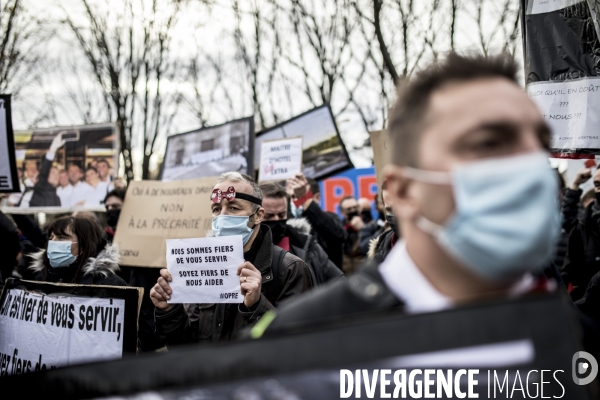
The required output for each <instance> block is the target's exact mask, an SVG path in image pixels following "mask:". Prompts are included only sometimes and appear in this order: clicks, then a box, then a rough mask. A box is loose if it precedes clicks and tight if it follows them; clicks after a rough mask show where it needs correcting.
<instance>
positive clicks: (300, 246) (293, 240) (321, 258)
mask: <svg viewBox="0 0 600 400" xmlns="http://www.w3.org/2000/svg"><path fill="white" fill-rule="evenodd" d="M287 224H288V226H287V229H286V236H287V237H289V238H290V253H292V254H293V255H295V256H297V257H298V258H299V259H301V260H302V261H304V262H305V263H306V265H308V268H309V269H310V273H311V276H312V279H313V282H314V284H315V286H317V285H320V284H323V283H325V282H328V281H330V280H332V279H336V278H339V277H342V276H344V274H343V272H342V271H341V270H340V269H339V268H338V267H337V266H336V265H335V264H334V263H333V262H332V261H331V260H330V259H329V257H328V256H327V253H325V250H323V248H322V247H321V245H319V243H317V240H316V238H315V237H314V236H313V235H311V234H310V231H311V225H310V223H309V222H308V220H306V219H305V218H295V219H290V220H288V221H287Z"/></svg>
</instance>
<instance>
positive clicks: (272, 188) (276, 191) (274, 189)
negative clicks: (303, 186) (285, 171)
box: [258, 183, 288, 199]
mask: <svg viewBox="0 0 600 400" xmlns="http://www.w3.org/2000/svg"><path fill="white" fill-rule="evenodd" d="M258 187H260V190H261V191H262V194H263V197H271V198H276V199H282V198H286V199H287V198H288V194H287V192H286V191H285V189H284V187H283V186H281V185H280V184H279V183H261V184H260V185H258Z"/></svg>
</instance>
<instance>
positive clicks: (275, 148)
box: [258, 137, 302, 182]
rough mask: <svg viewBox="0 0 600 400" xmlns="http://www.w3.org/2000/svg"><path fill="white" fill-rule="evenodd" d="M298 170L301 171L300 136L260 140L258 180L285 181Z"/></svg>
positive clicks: (297, 172)
mask: <svg viewBox="0 0 600 400" xmlns="http://www.w3.org/2000/svg"><path fill="white" fill-rule="evenodd" d="M300 172H302V137H293V138H286V139H277V140H264V141H262V142H261V144H260V168H259V169H258V181H259V182H267V181H277V182H278V181H285V180H286V179H288V178H292V177H294V176H296V174H299V173H300Z"/></svg>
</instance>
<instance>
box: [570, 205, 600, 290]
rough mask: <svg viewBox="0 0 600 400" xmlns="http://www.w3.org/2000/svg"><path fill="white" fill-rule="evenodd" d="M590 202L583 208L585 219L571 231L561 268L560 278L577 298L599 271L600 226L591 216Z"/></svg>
mask: <svg viewBox="0 0 600 400" xmlns="http://www.w3.org/2000/svg"><path fill="white" fill-rule="evenodd" d="M593 205H594V203H593V202H592V203H591V204H590V205H589V206H588V207H587V208H586V210H585V212H586V213H585V219H584V220H583V221H580V222H579V223H578V224H577V226H575V228H574V229H573V230H572V231H571V235H570V236H569V243H568V248H567V255H566V257H565V263H564V265H563V268H562V270H561V276H562V279H563V281H564V283H565V285H567V286H572V287H573V289H572V290H571V291H570V293H569V294H570V296H571V298H572V299H573V301H576V300H579V299H580V298H581V297H582V296H583V294H584V292H585V289H586V288H587V287H588V285H589V283H590V281H591V279H592V277H593V276H594V275H595V274H597V273H598V272H600V226H599V225H598V222H597V221H595V220H594V219H593V218H592V207H593Z"/></svg>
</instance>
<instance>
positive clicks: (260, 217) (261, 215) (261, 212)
mask: <svg viewBox="0 0 600 400" xmlns="http://www.w3.org/2000/svg"><path fill="white" fill-rule="evenodd" d="M264 217H265V209H264V208H262V207H260V208H259V209H258V211H257V212H256V214H254V223H255V224H257V225H258V224H260V223H261V222H262V221H263V218H264Z"/></svg>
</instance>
